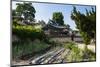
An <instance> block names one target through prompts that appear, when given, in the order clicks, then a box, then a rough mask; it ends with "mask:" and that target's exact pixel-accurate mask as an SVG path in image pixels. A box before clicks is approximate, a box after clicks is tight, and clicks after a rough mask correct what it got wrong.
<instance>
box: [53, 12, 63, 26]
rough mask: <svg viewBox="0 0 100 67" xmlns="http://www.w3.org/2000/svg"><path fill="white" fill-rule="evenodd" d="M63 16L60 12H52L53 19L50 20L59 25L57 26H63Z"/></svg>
mask: <svg viewBox="0 0 100 67" xmlns="http://www.w3.org/2000/svg"><path fill="white" fill-rule="evenodd" d="M63 18H64V16H63V14H62V12H54V13H53V17H52V20H53V21H54V22H55V23H57V24H59V25H64V20H63Z"/></svg>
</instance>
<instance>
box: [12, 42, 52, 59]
mask: <svg viewBox="0 0 100 67" xmlns="http://www.w3.org/2000/svg"><path fill="white" fill-rule="evenodd" d="M49 47H50V45H48V44H46V43H45V42H42V41H40V42H39V41H34V42H13V45H12V54H13V58H14V59H19V57H21V56H25V55H28V54H31V53H33V55H35V54H36V53H43V51H44V50H46V49H47V48H49Z"/></svg>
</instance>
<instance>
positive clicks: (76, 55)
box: [64, 42, 96, 62]
mask: <svg viewBox="0 0 100 67" xmlns="http://www.w3.org/2000/svg"><path fill="white" fill-rule="evenodd" d="M86 46H87V45H86ZM64 47H65V48H67V49H70V52H69V54H68V55H67V56H66V60H67V62H81V61H94V60H96V55H95V53H93V52H92V51H90V50H89V49H87V47H85V49H84V50H81V49H80V48H78V46H77V44H75V43H74V42H70V43H67V44H65V45H64Z"/></svg>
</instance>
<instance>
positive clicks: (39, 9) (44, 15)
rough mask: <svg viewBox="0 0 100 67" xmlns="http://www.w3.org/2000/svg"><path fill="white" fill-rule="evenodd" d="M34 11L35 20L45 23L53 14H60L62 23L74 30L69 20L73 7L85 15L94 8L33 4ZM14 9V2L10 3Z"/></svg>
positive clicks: (73, 25)
mask: <svg viewBox="0 0 100 67" xmlns="http://www.w3.org/2000/svg"><path fill="white" fill-rule="evenodd" d="M18 3H19V2H18ZM32 5H33V6H34V8H35V10H36V14H35V19H36V20H44V21H45V22H46V23H47V22H48V20H49V19H52V14H53V12H62V14H63V16H64V23H65V24H69V25H70V27H71V28H72V29H76V28H75V27H76V25H75V22H74V21H73V20H72V19H71V18H70V15H71V11H72V10H73V6H76V8H77V10H79V11H80V12H82V13H85V12H86V11H85V9H87V10H91V7H93V8H95V6H84V5H81V6H80V5H67V4H66V5H65V4H47V3H33V4H32ZM15 8H16V2H14V1H13V2H12V9H15Z"/></svg>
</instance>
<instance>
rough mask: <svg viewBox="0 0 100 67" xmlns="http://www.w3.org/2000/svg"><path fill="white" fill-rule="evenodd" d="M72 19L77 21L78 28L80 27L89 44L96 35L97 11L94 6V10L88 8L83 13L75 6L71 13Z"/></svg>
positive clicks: (86, 42)
mask: <svg viewBox="0 0 100 67" xmlns="http://www.w3.org/2000/svg"><path fill="white" fill-rule="evenodd" d="M71 19H72V20H74V21H75V24H76V25H77V29H79V31H80V33H81V35H82V37H83V39H84V42H85V44H89V43H90V41H91V39H92V38H95V35H96V11H95V9H94V8H92V10H87V9H86V13H85V14H83V13H81V12H80V11H77V9H76V7H74V8H73V11H72V13H71Z"/></svg>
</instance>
